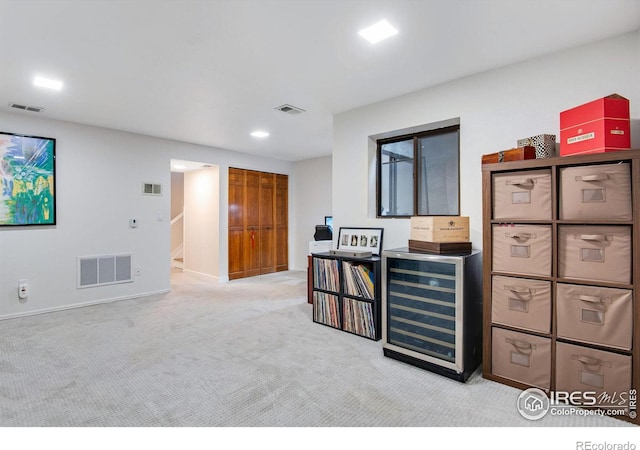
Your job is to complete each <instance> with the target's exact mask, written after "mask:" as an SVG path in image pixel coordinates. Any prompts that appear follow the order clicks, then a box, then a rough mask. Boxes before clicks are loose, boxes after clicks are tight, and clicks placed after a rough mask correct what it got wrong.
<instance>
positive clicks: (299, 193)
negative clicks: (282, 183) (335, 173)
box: [289, 156, 338, 270]
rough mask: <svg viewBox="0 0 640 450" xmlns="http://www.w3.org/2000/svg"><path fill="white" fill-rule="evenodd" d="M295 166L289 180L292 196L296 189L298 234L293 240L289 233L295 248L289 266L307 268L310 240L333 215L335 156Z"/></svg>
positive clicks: (295, 203) (295, 202) (310, 160)
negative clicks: (333, 159) (332, 169)
mask: <svg viewBox="0 0 640 450" xmlns="http://www.w3.org/2000/svg"><path fill="white" fill-rule="evenodd" d="M294 167H295V175H294V177H293V181H291V180H289V192H290V194H289V197H291V191H293V193H294V194H293V203H294V211H295V218H294V229H295V230H296V234H295V236H293V241H292V239H291V234H290V236H289V241H290V242H293V246H294V249H295V253H294V255H293V260H289V268H291V269H297V270H306V269H307V255H308V253H309V241H313V234H314V233H315V231H316V229H315V226H316V225H322V224H324V216H330V215H332V207H331V204H332V199H331V195H332V194H331V191H332V190H331V185H332V181H331V179H332V177H331V157H330V156H327V157H324V158H314V159H308V160H305V161H299V162H296V163H295V165H294ZM289 221H290V222H291V219H290V220H289ZM337 234H338V233H337V228H336V232H335V235H336V236H337Z"/></svg>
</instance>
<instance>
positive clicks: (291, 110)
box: [276, 104, 304, 114]
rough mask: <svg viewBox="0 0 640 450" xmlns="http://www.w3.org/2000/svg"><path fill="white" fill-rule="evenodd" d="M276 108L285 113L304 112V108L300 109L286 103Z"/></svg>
mask: <svg viewBox="0 0 640 450" xmlns="http://www.w3.org/2000/svg"><path fill="white" fill-rule="evenodd" d="M276 109H277V110H278V111H282V112H284V113H287V114H300V113H303V112H304V109H302V108H297V107H295V106H291V105H286V104H285V105H281V106H278V107H277V108H276Z"/></svg>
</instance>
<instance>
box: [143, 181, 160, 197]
mask: <svg viewBox="0 0 640 450" xmlns="http://www.w3.org/2000/svg"><path fill="white" fill-rule="evenodd" d="M142 195H162V185H161V184H158V183H142Z"/></svg>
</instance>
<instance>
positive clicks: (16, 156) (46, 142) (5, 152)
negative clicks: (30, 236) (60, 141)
mask: <svg viewBox="0 0 640 450" xmlns="http://www.w3.org/2000/svg"><path fill="white" fill-rule="evenodd" d="M55 158H56V140H55V139H51V138H46V137H39V136H25V135H20V134H13V133H2V132H0V226H7V225H9V226H22V225H55V223H56V203H55V168H56V161H55Z"/></svg>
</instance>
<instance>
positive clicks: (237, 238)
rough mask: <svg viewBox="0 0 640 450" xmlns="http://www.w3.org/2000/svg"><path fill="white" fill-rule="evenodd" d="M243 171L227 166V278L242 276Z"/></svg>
mask: <svg viewBox="0 0 640 450" xmlns="http://www.w3.org/2000/svg"><path fill="white" fill-rule="evenodd" d="M245 183H246V179H245V171H244V170H239V169H233V168H229V279H230V280H233V279H236V278H241V277H243V276H244V252H245V250H244V247H245V245H244V240H245V238H244V235H245V229H244V211H245Z"/></svg>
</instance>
